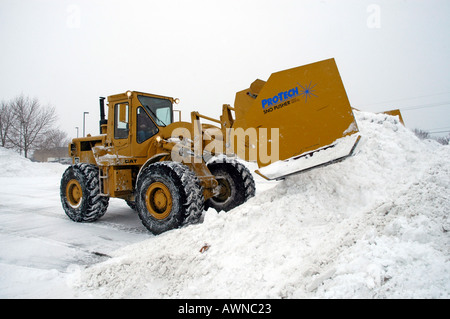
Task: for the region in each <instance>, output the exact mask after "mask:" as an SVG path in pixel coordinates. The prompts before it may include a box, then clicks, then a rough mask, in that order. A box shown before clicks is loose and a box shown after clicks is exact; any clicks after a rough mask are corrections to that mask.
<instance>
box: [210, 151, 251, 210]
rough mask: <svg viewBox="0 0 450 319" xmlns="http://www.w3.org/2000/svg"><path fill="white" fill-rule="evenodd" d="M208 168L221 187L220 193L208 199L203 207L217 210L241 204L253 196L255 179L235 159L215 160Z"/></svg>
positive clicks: (228, 208) (229, 208)
mask: <svg viewBox="0 0 450 319" xmlns="http://www.w3.org/2000/svg"><path fill="white" fill-rule="evenodd" d="M208 168H209V170H210V171H211V173H212V174H213V175H214V176H217V177H219V178H218V179H217V181H218V182H219V186H220V187H221V190H220V194H219V195H217V196H215V197H212V198H210V199H208V200H207V201H206V203H205V209H208V208H209V207H212V208H214V209H215V210H216V211H217V212H220V211H222V210H223V211H225V212H228V211H229V210H231V209H233V208H235V207H237V206H239V205H242V204H243V203H245V202H246V201H247V200H248V199H249V198H251V197H253V196H255V181H254V180H253V176H252V173H251V172H250V171H249V170H248V168H247V167H245V166H244V165H242V164H241V163H239V162H237V161H235V160H226V161H224V160H217V161H213V162H212V163H209V164H208Z"/></svg>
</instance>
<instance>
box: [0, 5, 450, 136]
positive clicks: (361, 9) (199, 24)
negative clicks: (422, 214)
mask: <svg viewBox="0 0 450 319" xmlns="http://www.w3.org/2000/svg"><path fill="white" fill-rule="evenodd" d="M449 17H450V1H448V0H420V1H419V0H415V1H413V0H385V1H381V0H380V1H376V0H373V1H365V0H334V1H332V0H322V1H319V0H311V1H306V0H275V1H272V0H238V1H234V0H221V1H215V0H204V1H203V0H202V1H199V0H183V1H175V0H164V1H162V0H159V1H151V0H147V1H134V0H127V1H125V0H123V1H112V0H104V1H100V0H82V1H76V0H72V1H65V0H20V1H18V0H0V43H1V48H0V57H1V59H0V100H8V99H11V98H13V97H15V96H17V95H19V94H21V93H23V94H25V95H29V96H31V97H37V98H38V99H39V100H40V101H41V102H42V104H44V105H45V104H51V105H53V106H55V107H56V110H57V113H58V114H57V115H58V117H59V122H58V123H59V127H60V129H62V130H65V131H66V132H67V133H68V135H69V136H70V137H76V129H75V127H76V126H78V127H79V128H80V136H81V134H82V124H83V112H85V111H86V112H89V115H87V116H86V133H91V134H98V121H99V107H98V97H99V96H108V95H112V94H117V93H122V92H125V91H126V90H136V91H143V92H149V93H155V94H161V95H167V96H172V97H178V98H180V100H181V103H180V104H179V106H178V107H179V108H181V109H182V112H183V119H184V120H188V119H189V113H190V112H191V111H200V112H201V113H203V114H205V115H209V116H212V117H215V118H218V117H219V115H220V112H221V106H222V104H225V103H227V104H233V103H234V96H235V93H236V92H237V91H239V90H242V89H245V88H247V87H248V86H249V85H250V83H251V82H253V81H254V80H255V79H256V78H260V79H263V80H267V78H268V77H269V76H270V74H271V73H273V72H276V71H280V70H284V69H288V68H292V67H297V66H300V65H304V64H308V63H312V62H316V61H320V60H323V59H328V58H331V57H334V58H335V59H336V62H337V65H338V68H339V71H340V74H341V77H342V79H343V82H344V85H345V88H346V90H347V94H348V96H349V99H350V103H351V105H352V106H353V107H356V108H359V109H361V110H367V111H383V110H389V109H393V108H401V109H402V113H403V116H404V119H405V122H406V125H407V126H408V127H410V128H416V127H417V128H421V129H426V130H435V131H439V130H449V131H450V19H449ZM416 107H420V108H416ZM446 134H448V133H446Z"/></svg>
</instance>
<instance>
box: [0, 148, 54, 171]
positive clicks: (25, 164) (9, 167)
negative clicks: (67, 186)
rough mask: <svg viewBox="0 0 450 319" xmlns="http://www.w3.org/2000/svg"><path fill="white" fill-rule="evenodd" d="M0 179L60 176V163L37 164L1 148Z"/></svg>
mask: <svg viewBox="0 0 450 319" xmlns="http://www.w3.org/2000/svg"><path fill="white" fill-rule="evenodd" d="M0 164H1V165H0V177H30V176H33V177H34V176H49V175H54V174H59V173H60V171H61V167H62V165H61V164H59V163H36V162H32V161H30V160H29V159H27V158H25V157H23V156H21V155H19V154H18V153H16V152H14V151H13V150H10V149H6V148H4V147H0Z"/></svg>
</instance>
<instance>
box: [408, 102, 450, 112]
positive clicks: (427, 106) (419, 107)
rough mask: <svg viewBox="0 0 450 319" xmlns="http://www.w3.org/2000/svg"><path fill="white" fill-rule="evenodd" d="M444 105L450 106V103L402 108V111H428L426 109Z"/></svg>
mask: <svg viewBox="0 0 450 319" xmlns="http://www.w3.org/2000/svg"><path fill="white" fill-rule="evenodd" d="M442 105H447V106H450V101H448V102H442V103H434V104H428V105H415V106H407V107H400V110H404V111H409V110H418V109H426V108H430V107H436V106H442Z"/></svg>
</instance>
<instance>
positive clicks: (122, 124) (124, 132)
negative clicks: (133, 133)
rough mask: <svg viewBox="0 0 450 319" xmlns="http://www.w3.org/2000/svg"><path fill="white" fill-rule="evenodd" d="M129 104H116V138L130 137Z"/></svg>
mask: <svg viewBox="0 0 450 319" xmlns="http://www.w3.org/2000/svg"><path fill="white" fill-rule="evenodd" d="M129 119H130V112H129V105H128V102H126V103H117V104H116V105H115V106H114V123H115V126H114V138H115V139H124V138H128V132H129V130H130V127H129Z"/></svg>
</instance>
